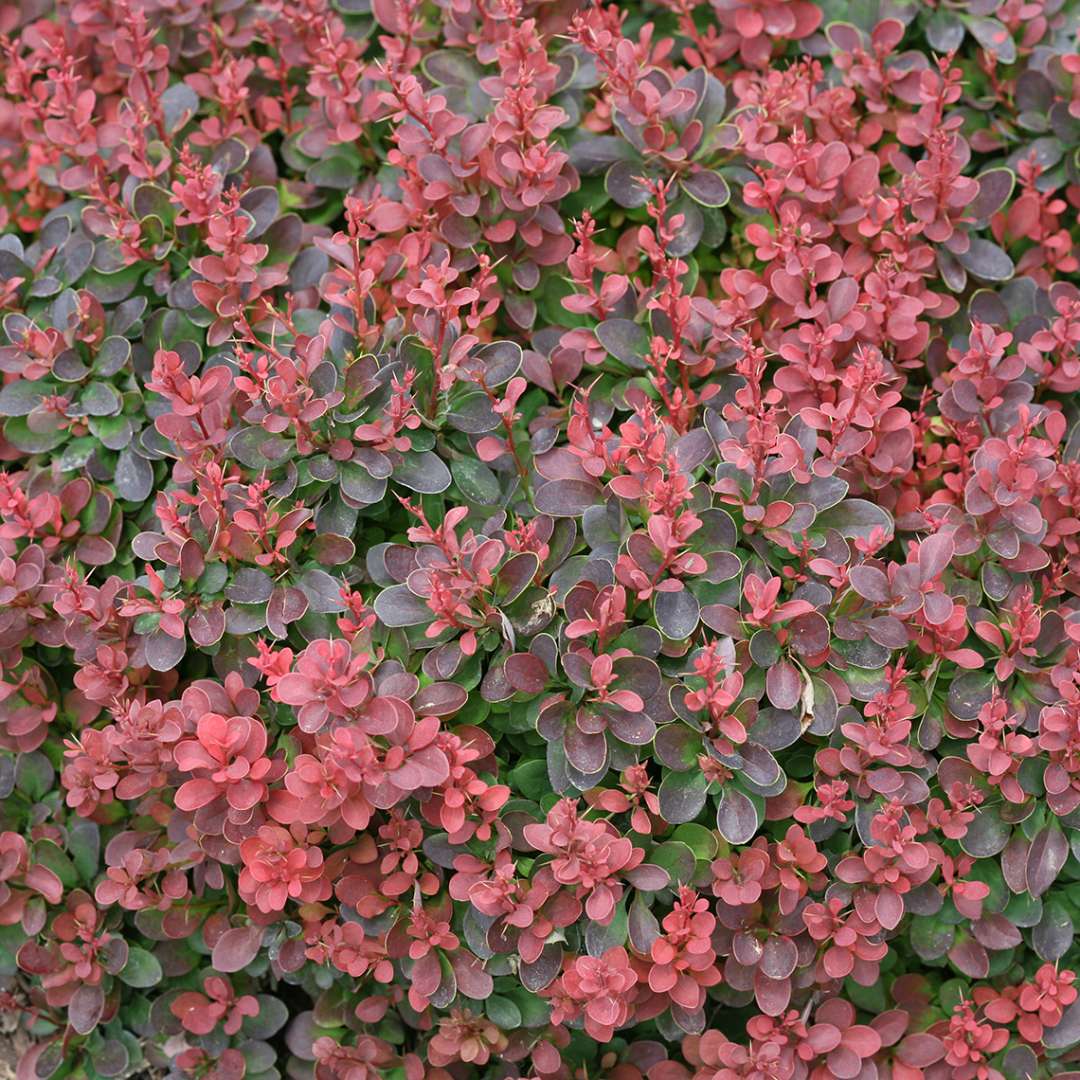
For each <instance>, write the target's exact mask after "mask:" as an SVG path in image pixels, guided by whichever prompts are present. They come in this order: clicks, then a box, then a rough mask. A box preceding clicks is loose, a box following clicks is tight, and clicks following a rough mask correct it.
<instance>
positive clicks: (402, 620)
mask: <svg viewBox="0 0 1080 1080" xmlns="http://www.w3.org/2000/svg"><path fill="white" fill-rule="evenodd" d="M373 607H374V608H375V614H376V615H378V616H379V619H380V620H381V621H382V623H383V625H384V626H390V627H395V626H422V625H423V624H424V623H430V622H432V621H433V619H434V615H433V613H432V611H431V608H429V607H428V606H427V604H426V603H424V601H423V600H421V599H420V597H419V596H415V595H414V594H413V593H411V592H410V591H409V589H408V586H406V585H391V586H390V588H389V589H383V591H382V592H381V593H379V595H378V596H376V597H375V603H374V604H373Z"/></svg>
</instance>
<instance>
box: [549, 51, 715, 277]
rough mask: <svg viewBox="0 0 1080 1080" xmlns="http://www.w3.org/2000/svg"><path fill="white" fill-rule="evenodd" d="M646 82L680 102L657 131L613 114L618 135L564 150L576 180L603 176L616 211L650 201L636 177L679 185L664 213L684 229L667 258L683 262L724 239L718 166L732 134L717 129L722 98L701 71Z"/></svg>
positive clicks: (654, 75)
mask: <svg viewBox="0 0 1080 1080" xmlns="http://www.w3.org/2000/svg"><path fill="white" fill-rule="evenodd" d="M647 79H648V80H649V81H650V82H651V83H653V85H654V86H655V87H656V89H657V91H658V92H659V93H660V94H661V95H668V94H672V93H673V92H675V93H676V94H681V95H682V102H683V103H682V105H681V107H679V108H678V109H677V110H676V111H674V112H672V113H671V114H670V116H668V117H667V119H666V121H665V123H664V125H663V130H662V131H659V132H658V131H656V130H652V127H653V126H651V125H650V126H646V125H635V124H633V123H632V122H631V121H630V119H629V118H628V117H627V115H626V114H625V113H623V112H621V111H619V110H616V111H615V113H614V116H613V120H614V123H615V127H616V128H617V129H618V134H612V135H591V136H583V137H580V138H578V139H576V140H574V141H573V142H572V143H571V144H570V148H569V152H570V159H571V161H573V163H574V165H575V166H576V167H577V169H578V171H579V172H580V173H581V174H582V175H583V176H590V175H595V174H597V173H601V172H602V173H603V174H604V190H605V192H606V194H607V196H608V197H609V198H610V199H611V200H612V201H613V202H614V203H616V204H617V205H618V206H621V207H623V208H624V209H627V210H640V209H641V208H642V207H644V206H645V204H646V203H647V202H648V201H649V193H648V191H647V190H646V189H645V188H644V187H643V186H642V184H640V183H639V182H638V178H639V177H648V178H650V179H654V180H655V179H664V180H666V179H668V177H670V176H671V175H672V174H674V175H675V176H676V177H677V178H678V192H679V197H678V198H676V199H674V200H673V202H672V204H671V206H670V208H669V209H670V213H671V214H682V215H683V224H682V227H681V229H680V230H679V232H678V235H677V237H676V239H675V240H674V241H673V243H672V244H671V245H670V247H669V249H668V254H670V255H674V256H677V257H680V258H682V257H685V256H688V255H690V254H691V252H693V251H694V249H695V248H696V247H698V245H699V244H705V245H709V246H711V245H716V244H719V243H721V242H722V241H723V238H724V236H725V233H726V224H725V221H724V216H723V214H722V213H720V208H721V207H723V206H726V205H727V203H728V201H729V199H730V198H731V189H730V186H729V183H728V179H726V178H725V173H724V169H723V162H724V158H725V152H726V151H727V150H729V149H730V148H731V147H730V145H729V142H730V140H732V139H733V138H734V132H733V130H732V129H729V128H728V127H727V126H725V125H724V124H723V122H722V121H723V117H724V113H725V111H726V108H727V92H726V91H725V89H724V86H723V84H722V83H721V82H720V81H719V79H717V78H716V77H715V76H713V75H711V74H710V73H709V72H707V71H706V70H705V69H704V68H694V69H693V70H692V71H689V72H687V74H686V75H684V76H682V78H680V79H679V80H677V81H673V80H672V79H671V77H670V76H669V75H667V74H666V73H665V72H663V71H659V70H655V69H654V70H653V71H650V72H649V74H648V76H647Z"/></svg>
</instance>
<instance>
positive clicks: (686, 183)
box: [680, 169, 731, 207]
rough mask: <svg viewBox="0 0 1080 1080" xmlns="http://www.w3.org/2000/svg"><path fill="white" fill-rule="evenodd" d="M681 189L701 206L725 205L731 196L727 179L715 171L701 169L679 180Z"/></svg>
mask: <svg viewBox="0 0 1080 1080" xmlns="http://www.w3.org/2000/svg"><path fill="white" fill-rule="evenodd" d="M680 183H681V184H682V189H683V191H685V192H686V194H687V195H689V196H690V198H691V199H693V200H694V201H695V202H698V203H700V204H701V205H702V206H714V207H715V206H726V205H727V202H728V200H729V199H730V198H731V191H730V189H729V188H728V185H727V181H726V180H725V179H724V178H723V177H722V176H721V175H720V174H719V173H716V172H712V171H711V170H709V169H702V170H701V171H700V172H696V173H692V174H691V175H690V176H687V177H685V178H684V179H683V180H681V181H680Z"/></svg>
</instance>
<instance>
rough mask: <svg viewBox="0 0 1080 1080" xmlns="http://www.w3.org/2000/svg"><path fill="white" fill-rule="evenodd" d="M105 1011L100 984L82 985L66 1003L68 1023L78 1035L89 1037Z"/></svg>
mask: <svg viewBox="0 0 1080 1080" xmlns="http://www.w3.org/2000/svg"><path fill="white" fill-rule="evenodd" d="M104 1011H105V991H104V990H103V989H102V988H101V986H100V984H99V985H96V986H91V985H90V984H89V983H83V984H82V985H80V986H79V987H78V988H77V989H76V990H75V993H74V994H73V995H72V998H71V1001H70V1002H68V1023H69V1024H71V1026H72V1027H73V1028H74V1029H75V1031H77V1032H78V1033H79V1034H80V1035H89V1034H90V1032H91V1031H93V1030H94V1028H96V1027H97V1024H98V1021H99V1020H100V1019H101V1014H102V1013H103V1012H104Z"/></svg>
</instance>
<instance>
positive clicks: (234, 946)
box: [210, 925, 264, 975]
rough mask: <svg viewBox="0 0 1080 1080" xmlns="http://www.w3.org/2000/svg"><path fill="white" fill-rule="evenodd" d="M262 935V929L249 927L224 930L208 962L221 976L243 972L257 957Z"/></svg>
mask: <svg viewBox="0 0 1080 1080" xmlns="http://www.w3.org/2000/svg"><path fill="white" fill-rule="evenodd" d="M263 933H264V928H263V927H261V926H250V925H249V926H234V927H232V928H231V929H229V930H226V931H225V933H224V934H222V935H221V937H219V938H218V939H217V942H216V943H215V944H214V950H213V953H212V954H211V961H210V962H211V963H212V964H213V966H214V970H215V971H219V972H221V973H222V974H223V975H228V974H231V973H232V972H234V971H243V970H244V968H246V967H247V966H248V965H249V964H250V963H251V962H252V961H253V960H254V959H255V957H256V956H258V955H259V946H260V945H261V944H262V939H263Z"/></svg>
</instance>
